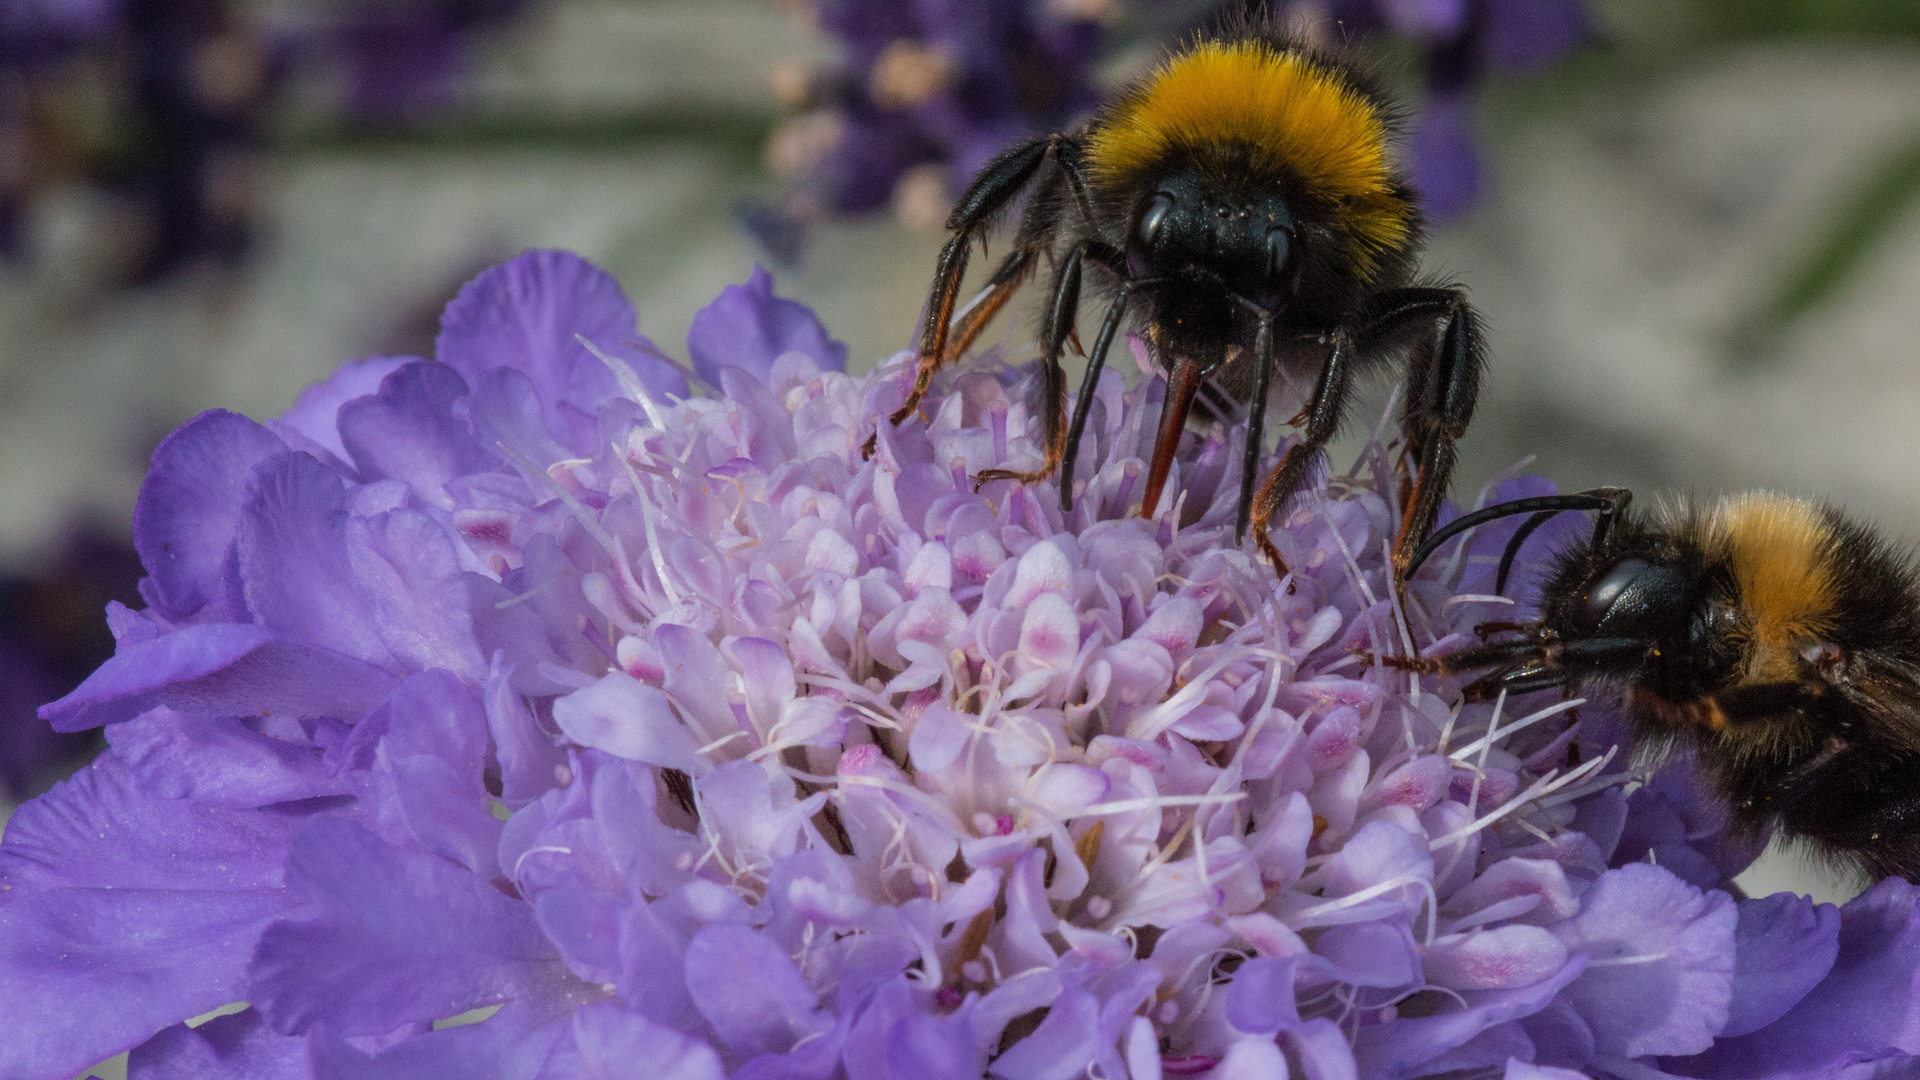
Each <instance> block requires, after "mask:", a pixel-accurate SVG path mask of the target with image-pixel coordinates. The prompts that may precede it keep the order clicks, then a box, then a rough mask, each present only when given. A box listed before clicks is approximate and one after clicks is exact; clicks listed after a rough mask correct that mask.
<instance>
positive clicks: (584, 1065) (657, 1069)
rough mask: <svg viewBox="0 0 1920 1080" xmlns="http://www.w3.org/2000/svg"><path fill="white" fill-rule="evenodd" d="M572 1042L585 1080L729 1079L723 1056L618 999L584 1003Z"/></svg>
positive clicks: (576, 1016) (575, 1021) (576, 1017)
mask: <svg viewBox="0 0 1920 1080" xmlns="http://www.w3.org/2000/svg"><path fill="white" fill-rule="evenodd" d="M573 1043H574V1046H575V1047H577V1048H578V1049H579V1051H580V1065H581V1071H582V1074H583V1076H584V1077H585V1080H725V1077H726V1072H725V1070H723V1069H722V1068H721V1067H720V1055H718V1054H716V1053H714V1052H713V1048H712V1047H710V1046H708V1045H707V1044H706V1043H703V1042H701V1041H700V1040H698V1039H694V1038H689V1037H688V1036H686V1035H683V1034H681V1033H680V1032H677V1031H675V1030H673V1029H672V1028H670V1027H666V1026H665V1025H662V1024H656V1023H654V1022H653V1021H651V1020H649V1019H647V1018H646V1017H644V1016H641V1015H640V1014H638V1013H635V1012H629V1011H628V1010H626V1009H625V1008H622V1007H621V1006H620V1004H619V1003H618V1002H613V1001H602V1002H597V1003H595V1004H592V1005H582V1006H580V1008H578V1009H575V1010H574V1013H573Z"/></svg>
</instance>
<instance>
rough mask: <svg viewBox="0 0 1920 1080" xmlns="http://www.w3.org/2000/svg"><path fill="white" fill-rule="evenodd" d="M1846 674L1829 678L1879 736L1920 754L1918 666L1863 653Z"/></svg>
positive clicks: (1831, 683) (1834, 687) (1832, 685)
mask: <svg viewBox="0 0 1920 1080" xmlns="http://www.w3.org/2000/svg"><path fill="white" fill-rule="evenodd" d="M1850 666H1852V667H1853V668H1854V670H1853V671H1851V672H1849V673H1848V675H1847V677H1843V678H1838V679H1833V680H1830V681H1829V683H1828V685H1829V686H1831V687H1832V688H1833V689H1835V690H1837V691H1838V692H1839V693H1840V695H1841V696H1842V697H1843V698H1844V699H1845V700H1846V702H1847V704H1849V705H1851V706H1853V708H1854V709H1855V710H1856V711H1857V712H1858V713H1859V714H1861V715H1862V716H1864V717H1865V718H1866V719H1867V721H1868V722H1870V723H1871V724H1872V725H1873V727H1874V734H1875V735H1877V736H1878V737H1879V738H1881V739H1885V740H1887V741H1890V742H1892V743H1894V744H1896V745H1898V746H1901V747H1904V748H1906V749H1908V750H1911V751H1913V752H1914V753H1915V754H1920V670H1915V669H1914V668H1913V667H1912V665H1909V664H1906V663H1903V662H1901V661H1899V660H1896V659H1893V658H1889V657H1884V656H1874V655H1872V654H1865V655H1863V656H1862V657H1861V658H1860V660H1859V661H1858V662H1857V663H1856V664H1854V665H1850Z"/></svg>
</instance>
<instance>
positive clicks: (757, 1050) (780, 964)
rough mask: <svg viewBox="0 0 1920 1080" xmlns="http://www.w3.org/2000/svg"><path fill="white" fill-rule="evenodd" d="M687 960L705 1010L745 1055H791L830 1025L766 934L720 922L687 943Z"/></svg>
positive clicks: (693, 990)
mask: <svg viewBox="0 0 1920 1080" xmlns="http://www.w3.org/2000/svg"><path fill="white" fill-rule="evenodd" d="M685 963H686V979H687V990H688V991H689V992H690V993H691V994H692V995H693V1002H694V1004H695V1005H696V1006H698V1007H699V1009H700V1014H701V1015H702V1016H705V1017H706V1018H707V1022H708V1023H711V1024H712V1025H713V1027H714V1030H715V1031H718V1032H719V1033H720V1037H721V1038H722V1039H725V1040H726V1042H727V1045H728V1046H729V1047H731V1048H732V1049H733V1050H734V1051H735V1052H736V1053H738V1054H740V1055H741V1056H742V1057H752V1056H754V1055H756V1054H779V1053H785V1052H786V1051H788V1050H790V1049H792V1048H793V1044H794V1043H795V1042H798V1041H799V1040H800V1039H801V1038H804V1037H805V1036H807V1035H810V1034H813V1033H814V1032H816V1031H818V1030H820V1029H821V1028H823V1027H825V1026H827V1022H825V1021H823V1019H822V1018H821V1017H819V1016H818V1014H816V1013H815V1012H814V999H813V991H812V990H811V989H809V988H808V987H807V983H806V980H805V979H802V978H801V977H800V972H799V970H798V969H796V968H795V967H794V966H793V961H792V960H791V959H790V958H788V956H787V954H786V952H785V951H784V950H782V949H781V948H780V946H779V945H777V944H775V943H774V942H773V941H771V940H769V939H768V938H767V937H766V936H765V935H764V934H756V933H754V932H753V931H752V930H750V929H748V928H747V927H745V926H742V925H740V924H739V923H736V922H719V923H714V924H713V925H711V926H708V927H706V928H704V929H702V930H701V931H700V932H699V933H697V934H695V935H693V940H692V941H690V942H688V943H687V953H686V961H685Z"/></svg>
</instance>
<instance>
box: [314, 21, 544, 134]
mask: <svg viewBox="0 0 1920 1080" xmlns="http://www.w3.org/2000/svg"><path fill="white" fill-rule="evenodd" d="M530 6H531V5H530V3H529V0H407V2H402V3H395V2H392V0H384V2H373V3H369V2H359V3H354V4H350V5H348V6H347V7H346V9H345V10H344V11H343V12H342V13H341V14H339V15H337V16H336V17H334V18H333V19H332V20H331V21H330V22H329V23H328V24H327V25H325V26H324V27H323V28H322V29H321V30H320V31H319V33H318V35H317V36H316V37H317V40H315V41H313V42H312V44H314V45H315V46H317V51H318V52H319V53H321V54H322V55H324V56H326V57H328V58H329V59H331V60H332V61H333V62H335V63H337V64H339V65H341V66H342V67H343V68H344V69H345V73H346V100H345V105H346V110H347V115H348V117H349V119H350V120H351V121H352V122H354V123H356V124H361V125H365V126H371V127H390V126H394V125H404V124H410V123H418V122H420V121H421V120H423V119H427V118H428V117H430V116H432V115H434V114H435V113H438V112H442V111H444V110H445V109H446V108H447V107H448V106H450V105H452V104H454V95H455V90H456V83H457V81H458V79H459V77H460V76H461V75H462V74H464V72H465V67H466V63H467V60H468V53H469V51H470V50H471V48H472V45H473V39H474V37H475V35H477V34H479V33H480V32H483V31H485V30H488V29H491V28H493V27H496V26H499V25H502V24H504V23H508V22H511V21H512V20H514V19H516V18H519V17H520V16H521V15H523V14H525V13H526V11H527V9H528V8H529V7H530Z"/></svg>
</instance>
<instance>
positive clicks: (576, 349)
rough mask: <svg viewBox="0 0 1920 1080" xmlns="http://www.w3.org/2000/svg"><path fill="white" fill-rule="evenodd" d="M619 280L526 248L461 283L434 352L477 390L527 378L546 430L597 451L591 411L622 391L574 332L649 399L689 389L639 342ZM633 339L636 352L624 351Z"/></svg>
mask: <svg viewBox="0 0 1920 1080" xmlns="http://www.w3.org/2000/svg"><path fill="white" fill-rule="evenodd" d="M637 325H638V318H637V317H636V316H635V314H634V311H633V305H632V304H631V303H629V302H628V300H627V296H626V293H624V292H623V291H621V289H620V283H619V282H617V281H615V280H613V278H612V277H610V276H608V274H607V273H606V272H605V271H603V270H601V269H600V268H599V267H597V266H594V265H593V264H592V263H590V262H587V261H586V260H585V259H582V258H580V257H579V256H578V255H574V254H572V253H570V252H565V251H528V252H526V253H524V254H522V255H520V256H518V257H516V258H514V259H513V260H511V261H509V262H506V263H503V264H501V265H499V266H496V267H493V268H492V269H490V270H487V271H485V272H484V273H482V274H481V275H480V276H479V277H476V278H474V279H473V280H472V281H470V282H468V283H467V284H466V286H465V287H464V288H462V289H461V290H460V294H459V295H458V296H456V297H454V298H453V301H452V302H451V303H449V304H448V305H447V309H446V311H445V312H444V313H443V314H442V315H441V316H440V339H439V341H438V343H437V344H436V345H435V355H436V356H437V357H438V358H439V359H440V361H441V362H442V363H445V364H449V365H451V366H452V367H453V368H454V369H455V370H456V371H458V372H460V374H461V375H463V376H465V377H466V380H467V384H468V385H469V386H476V385H479V379H480V377H481V376H482V375H484V374H485V373H486V372H488V371H491V370H493V369H494V368H498V367H509V368H516V369H518V370H520V371H524V372H526V373H527V375H528V376H529V377H530V378H531V379H532V380H533V385H534V389H535V390H537V391H538V392H539V395H540V403H541V411H542V415H543V418H544V419H545V421H546V425H547V430H548V432H549V433H550V434H551V435H552V436H553V437H554V438H555V439H558V440H559V441H560V442H561V443H563V444H565V445H567V446H569V447H571V448H572V449H573V450H574V451H576V452H591V451H593V450H595V449H597V447H596V446H595V445H594V444H595V443H596V442H597V435H596V426H595V421H594V412H595V411H596V410H597V409H598V407H599V406H600V405H601V404H602V403H603V402H605V401H607V400H608V399H609V398H613V397H617V396H619V394H620V386H619V382H618V380H617V379H616V378H615V377H614V375H613V373H612V372H611V371H609V370H607V368H606V366H605V365H604V364H603V363H602V362H601V361H600V359H599V358H598V357H595V356H594V355H593V354H592V353H591V352H590V351H588V350H587V348H586V347H585V346H584V345H581V344H580V342H579V341H577V340H575V335H576V334H577V335H579V336H580V337H584V338H586V339H587V340H588V341H591V342H593V344H594V345H595V347H597V348H599V349H600V350H601V351H602V352H604V353H606V354H607V355H608V356H612V357H614V358H615V359H616V360H618V361H619V362H622V363H625V364H626V365H627V366H628V367H629V368H630V369H631V370H632V372H633V373H634V374H635V376H636V377H637V378H638V379H639V380H640V382H641V384H642V385H644V386H645V387H646V388H647V390H648V391H649V392H650V393H652V394H655V395H665V394H678V395H682V396H684V395H685V394H686V392H687V387H686V380H685V379H683V378H682V377H681V376H680V373H679V372H677V371H675V370H673V368H672V367H670V366H669V365H667V364H666V363H665V362H663V361H661V360H659V359H657V358H656V357H654V356H651V355H648V354H649V353H652V352H653V351H654V350H653V346H652V345H651V344H648V343H646V341H645V339H644V338H640V336H639V331H638V330H637ZM636 340H637V341H639V342H640V349H639V351H636V350H635V348H634V347H632V346H629V345H627V344H625V342H628V341H636Z"/></svg>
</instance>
